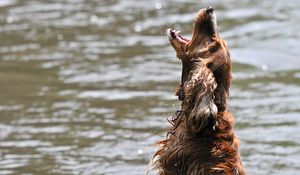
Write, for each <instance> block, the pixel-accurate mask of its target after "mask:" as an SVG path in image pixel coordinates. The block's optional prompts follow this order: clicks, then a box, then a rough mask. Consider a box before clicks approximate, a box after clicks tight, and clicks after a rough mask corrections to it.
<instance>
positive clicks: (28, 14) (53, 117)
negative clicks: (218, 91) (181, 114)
mask: <svg viewBox="0 0 300 175" xmlns="http://www.w3.org/2000/svg"><path fill="white" fill-rule="evenodd" d="M207 5H210V6H213V7H215V8H216V11H217V16H218V21H219V28H220V31H221V35H222V36H223V38H225V39H226V40H227V42H228V45H229V46H230V48H231V53H232V60H233V67H234V72H233V74H234V81H233V85H232V88H231V96H230V101H229V105H230V110H231V112H232V113H233V114H234V116H235V118H236V132H237V134H238V136H239V138H240V140H241V147H240V150H241V153H242V158H243V162H244V166H245V168H246V170H247V172H248V174H256V175H265V174H276V175H282V174H285V175H295V174H300V135H299V133H300V115H299V112H300V105H299V101H300V86H299V85H300V80H299V79H300V60H299V59H300V58H299V55H300V47H299V46H300V40H299V39H300V32H299V28H300V25H299V23H300V11H299V9H300V2H299V1H298V0H289V1H283V0H274V1H267V0H263V1H258V0H245V1H239V0H226V1H222V3H221V2H217V1H204V2H202V3H201V4H200V3H198V2H197V3H196V2H195V1H191V0H188V1H182V0H174V1H161V0H155V1H146V0H141V1H134V0H127V1H124V0H107V1H104V0H102V1H98V0H89V1H87V0H43V1H42V0H26V1H25V0H0V56H1V57H0V157H1V159H0V174H5V175H9V174H43V175H46V174H86V175H90V174H102V175H104V174H105V175H128V174H130V175H138V174H144V172H145V171H146V169H147V164H148V161H149V159H150V158H151V156H152V155H153V153H154V152H155V150H156V148H155V146H154V143H155V142H156V141H157V140H159V139H162V138H163V137H164V133H165V131H166V128H167V127H168V126H169V125H168V123H167V122H166V117H168V116H170V115H171V114H172V113H173V112H174V111H175V110H176V109H177V108H178V106H179V102H178V101H177V100H176V98H175V97H174V94H173V92H174V91H175V87H176V85H177V83H178V80H179V79H180V69H181V66H180V63H179V61H178V60H177V59H176V58H175V53H174V51H173V50H172V48H171V47H170V46H169V45H168V42H167V39H166V37H165V36H164V32H165V29H166V28H169V27H174V28H176V29H179V30H181V31H182V34H186V36H188V37H190V33H191V30H192V22H193V18H194V15H195V12H196V11H197V10H198V9H199V8H201V7H205V6H207Z"/></svg>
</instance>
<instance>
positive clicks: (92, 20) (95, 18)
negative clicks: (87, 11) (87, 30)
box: [90, 15, 98, 23]
mask: <svg viewBox="0 0 300 175" xmlns="http://www.w3.org/2000/svg"><path fill="white" fill-rule="evenodd" d="M90 21H91V23H97V21H98V17H97V16H96V15H92V16H91V17H90Z"/></svg>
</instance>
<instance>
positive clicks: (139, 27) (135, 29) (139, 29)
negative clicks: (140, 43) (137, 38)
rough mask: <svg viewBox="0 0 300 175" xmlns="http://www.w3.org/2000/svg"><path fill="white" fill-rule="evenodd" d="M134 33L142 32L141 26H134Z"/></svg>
mask: <svg viewBox="0 0 300 175" xmlns="http://www.w3.org/2000/svg"><path fill="white" fill-rule="evenodd" d="M134 31H136V32H140V31H142V26H140V25H135V26H134Z"/></svg>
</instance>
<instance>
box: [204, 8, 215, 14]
mask: <svg viewBox="0 0 300 175" xmlns="http://www.w3.org/2000/svg"><path fill="white" fill-rule="evenodd" d="M205 11H206V13H207V14H211V13H212V12H214V9H213V8H212V7H206V9H205Z"/></svg>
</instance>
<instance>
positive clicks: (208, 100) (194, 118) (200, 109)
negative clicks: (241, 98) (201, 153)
mask: <svg viewBox="0 0 300 175" xmlns="http://www.w3.org/2000/svg"><path fill="white" fill-rule="evenodd" d="M200 64H201V63H200ZM191 75H192V77H191V80H190V81H189V83H188V84H187V85H186V87H185V89H184V90H185V95H186V96H185V99H184V102H183V107H184V110H185V111H186V115H187V116H186V117H187V119H186V126H187V128H188V130H189V131H190V133H191V134H197V133H199V132H201V131H202V130H203V129H204V128H205V127H207V126H208V124H209V123H210V122H211V121H215V119H216V117H217V113H218V108H217V106H216V105H215V103H214V90H215V89H216V87H217V84H216V82H215V78H214V75H213V73H212V71H211V70H210V69H209V68H207V67H206V65H203V64H201V65H198V66H197V67H196V68H195V70H194V71H193V72H192V74H191ZM212 126H213V125H212Z"/></svg>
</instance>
